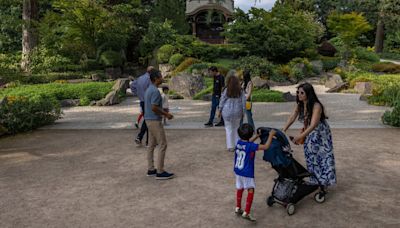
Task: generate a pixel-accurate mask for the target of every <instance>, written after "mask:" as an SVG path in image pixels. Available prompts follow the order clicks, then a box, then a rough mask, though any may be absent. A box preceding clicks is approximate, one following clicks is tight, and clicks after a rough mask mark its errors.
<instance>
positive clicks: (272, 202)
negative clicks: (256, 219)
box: [267, 196, 275, 207]
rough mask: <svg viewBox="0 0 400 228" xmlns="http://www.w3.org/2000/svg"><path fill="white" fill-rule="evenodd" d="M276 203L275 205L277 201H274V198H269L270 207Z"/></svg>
mask: <svg viewBox="0 0 400 228" xmlns="http://www.w3.org/2000/svg"><path fill="white" fill-rule="evenodd" d="M274 203H275V200H274V197H273V196H270V197H268V198H267V205H268V206H269V207H272V205H274Z"/></svg>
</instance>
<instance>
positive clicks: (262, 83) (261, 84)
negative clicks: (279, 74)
mask: <svg viewBox="0 0 400 228" xmlns="http://www.w3.org/2000/svg"><path fill="white" fill-rule="evenodd" d="M251 81H252V82H253V85H254V87H255V88H262V89H269V88H270V87H269V85H268V81H267V80H265V79H262V78H260V77H258V76H257V77H254V78H253V79H251Z"/></svg>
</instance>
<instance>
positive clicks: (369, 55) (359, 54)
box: [354, 47, 380, 63]
mask: <svg viewBox="0 0 400 228" xmlns="http://www.w3.org/2000/svg"><path fill="white" fill-rule="evenodd" d="M354 55H355V58H356V59H359V60H367V61H369V62H374V63H376V62H379V59H380V58H379V55H377V54H376V53H375V52H373V51H368V50H367V49H366V48H363V47H357V48H356V49H355V50H354Z"/></svg>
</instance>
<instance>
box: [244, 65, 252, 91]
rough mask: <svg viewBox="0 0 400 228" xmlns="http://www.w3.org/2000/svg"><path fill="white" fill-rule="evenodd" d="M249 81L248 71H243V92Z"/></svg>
mask: <svg viewBox="0 0 400 228" xmlns="http://www.w3.org/2000/svg"><path fill="white" fill-rule="evenodd" d="M250 81H251V75H250V70H247V69H246V70H244V71H243V82H244V84H243V89H244V90H245V89H246V88H247V84H249V82H250Z"/></svg>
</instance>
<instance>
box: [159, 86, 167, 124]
mask: <svg viewBox="0 0 400 228" xmlns="http://www.w3.org/2000/svg"><path fill="white" fill-rule="evenodd" d="M168 92H169V88H168V86H163V87H162V90H160V93H161V98H162V109H163V110H164V111H166V112H169V103H168ZM163 119H164V125H168V123H167V118H165V117H164V118H163Z"/></svg>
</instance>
